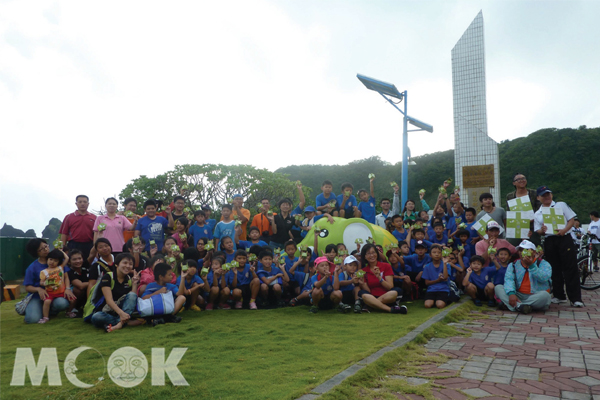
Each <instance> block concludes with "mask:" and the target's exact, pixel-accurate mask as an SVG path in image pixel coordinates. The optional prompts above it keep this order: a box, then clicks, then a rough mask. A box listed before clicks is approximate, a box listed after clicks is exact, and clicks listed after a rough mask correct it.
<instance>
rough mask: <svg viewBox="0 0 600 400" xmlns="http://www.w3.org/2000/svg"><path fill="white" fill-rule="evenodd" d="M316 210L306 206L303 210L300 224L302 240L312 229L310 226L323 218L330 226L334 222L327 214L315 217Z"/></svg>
mask: <svg viewBox="0 0 600 400" xmlns="http://www.w3.org/2000/svg"><path fill="white" fill-rule="evenodd" d="M316 214H317V210H316V209H315V208H314V207H313V206H308V207H306V208H305V209H304V216H305V218H304V219H303V220H302V221H301V222H300V229H302V237H303V238H304V237H305V236H306V234H307V233H308V231H310V230H311V229H312V226H313V225H314V224H315V222H317V221H318V220H320V219H321V218H323V217H326V218H327V220H328V221H329V223H330V224H333V223H334V222H335V220H334V219H333V217H332V216H331V215H329V214H328V213H323V214H320V215H316Z"/></svg>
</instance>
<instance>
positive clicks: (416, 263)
mask: <svg viewBox="0 0 600 400" xmlns="http://www.w3.org/2000/svg"><path fill="white" fill-rule="evenodd" d="M430 262H431V256H430V255H429V254H425V255H424V256H423V259H422V260H419V256H418V255H417V254H413V255H411V256H404V264H405V266H406V267H405V268H406V270H407V271H410V272H416V273H419V272H421V271H423V267H424V266H425V265H426V264H429V263H430Z"/></svg>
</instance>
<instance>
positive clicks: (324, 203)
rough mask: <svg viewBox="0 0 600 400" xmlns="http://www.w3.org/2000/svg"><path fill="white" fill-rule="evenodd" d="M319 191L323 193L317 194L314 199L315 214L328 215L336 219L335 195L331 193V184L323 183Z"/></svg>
mask: <svg viewBox="0 0 600 400" xmlns="http://www.w3.org/2000/svg"><path fill="white" fill-rule="evenodd" d="M321 190H322V191H323V193H321V194H319V195H318V196H317V199H316V204H317V214H323V213H328V214H331V215H333V216H334V217H337V216H338V212H337V208H338V204H337V198H336V196H335V193H333V192H332V190H333V183H331V181H323V184H322V185H321Z"/></svg>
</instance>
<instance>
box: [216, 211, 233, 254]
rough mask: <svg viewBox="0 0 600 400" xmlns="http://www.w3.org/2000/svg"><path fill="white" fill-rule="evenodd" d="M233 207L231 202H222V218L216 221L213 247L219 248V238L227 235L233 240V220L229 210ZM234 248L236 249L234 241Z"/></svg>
mask: <svg viewBox="0 0 600 400" xmlns="http://www.w3.org/2000/svg"><path fill="white" fill-rule="evenodd" d="M232 210H233V207H231V204H223V206H222V207H221V215H222V216H223V220H222V221H219V222H218V223H217V226H215V233H214V234H213V236H214V238H215V248H217V249H218V248H219V240H222V239H223V238H224V237H225V236H229V237H230V238H231V240H233V241H235V221H234V220H233V219H232V218H231V212H232ZM233 248H234V250H235V249H236V247H235V243H234V244H233Z"/></svg>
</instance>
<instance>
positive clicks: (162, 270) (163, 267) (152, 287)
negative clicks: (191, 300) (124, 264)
mask: <svg viewBox="0 0 600 400" xmlns="http://www.w3.org/2000/svg"><path fill="white" fill-rule="evenodd" d="M187 274H188V272H187V271H186V272H184V273H182V274H181V276H182V277H183V278H184V279H182V280H181V282H180V283H179V286H175V285H173V284H172V283H169V282H171V281H172V280H173V270H172V268H171V266H170V265H169V264H165V263H158V264H157V265H156V266H155V267H154V279H155V282H151V283H149V284H148V286H146V289H145V290H144V294H143V295H142V299H144V300H145V299H149V298H150V297H152V296H156V295H158V294H161V293H169V292H170V293H171V294H172V295H173V299H174V300H175V309H174V310H173V313H172V314H171V315H164V316H161V317H160V318H155V319H154V324H155V325H156V324H161V323H165V322H175V323H177V322H180V321H181V317H178V316H177V313H178V312H179V310H181V308H182V307H183V306H184V304H185V300H186V299H185V296H184V293H185V278H186V277H187ZM161 320H162V321H161Z"/></svg>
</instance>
